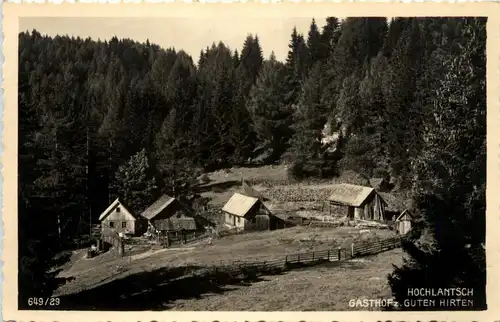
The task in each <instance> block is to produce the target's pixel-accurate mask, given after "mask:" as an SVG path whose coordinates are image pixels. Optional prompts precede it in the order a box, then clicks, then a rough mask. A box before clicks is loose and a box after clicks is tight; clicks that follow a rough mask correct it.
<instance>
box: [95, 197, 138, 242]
mask: <svg viewBox="0 0 500 322" xmlns="http://www.w3.org/2000/svg"><path fill="white" fill-rule="evenodd" d="M99 221H100V222H101V235H102V236H113V235H115V234H116V233H118V234H119V233H123V234H131V235H140V234H142V233H144V232H145V231H146V229H147V222H146V220H145V219H144V218H142V217H140V216H136V215H134V214H133V213H132V212H131V211H130V210H129V209H128V208H127V207H126V206H125V205H124V204H123V202H122V201H120V199H119V198H116V200H115V201H113V202H112V203H111V204H110V205H109V207H108V208H106V210H104V211H103V212H102V213H101V215H100V216H99Z"/></svg>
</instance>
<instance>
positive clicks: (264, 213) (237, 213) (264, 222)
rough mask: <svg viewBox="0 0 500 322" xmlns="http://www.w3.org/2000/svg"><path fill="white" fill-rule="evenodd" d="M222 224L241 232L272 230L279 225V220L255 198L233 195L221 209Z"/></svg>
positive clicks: (238, 194)
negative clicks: (222, 214) (222, 213)
mask: <svg viewBox="0 0 500 322" xmlns="http://www.w3.org/2000/svg"><path fill="white" fill-rule="evenodd" d="M222 211H223V212H224V214H225V216H224V224H225V225H226V226H227V227H230V228H237V229H241V230H243V231H250V230H274V229H277V228H278V227H280V226H282V225H280V219H279V218H278V217H276V216H273V215H272V214H271V212H270V211H269V210H268V209H267V207H266V206H265V205H264V204H263V203H262V202H261V201H260V200H259V199H258V198H255V197H250V196H245V195H243V194H240V193H234V194H233V195H232V197H231V198H230V199H229V201H228V202H227V203H226V204H225V205H224V207H223V208H222Z"/></svg>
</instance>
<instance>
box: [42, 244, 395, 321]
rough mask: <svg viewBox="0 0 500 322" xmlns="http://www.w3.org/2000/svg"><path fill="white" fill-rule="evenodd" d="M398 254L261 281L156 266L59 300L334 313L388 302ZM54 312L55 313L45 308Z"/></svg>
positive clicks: (100, 305) (266, 275) (87, 304)
mask: <svg viewBox="0 0 500 322" xmlns="http://www.w3.org/2000/svg"><path fill="white" fill-rule="evenodd" d="M401 258H402V252H401V250H392V251H389V252H385V253H381V254H378V255H376V256H372V257H365V258H362V259H357V260H352V261H349V262H333V263H329V264H324V265H322V266H315V267H314V266H313V267H309V268H307V269H305V268H302V269H300V268H299V269H296V270H291V271H281V272H280V271H277V272H262V275H261V276H255V275H253V276H252V274H250V275H242V276H238V277H231V276H229V275H227V274H224V273H220V272H219V273H217V272H214V273H210V274H209V275H206V276H186V275H185V271H186V270H187V269H195V270H196V269H200V268H201V269H203V267H202V266H179V267H161V268H156V269H152V270H145V271H137V272H135V273H133V274H128V275H126V276H122V277H120V278H117V279H114V280H112V281H109V282H108V283H105V284H102V285H99V286H97V287H95V288H93V289H89V290H84V291H82V292H79V293H77V294H71V295H63V296H61V297H60V301H61V306H59V307H58V308H57V309H65V310H100V311H106V310H131V311H132V310H137V311H143V310H155V311H158V310H179V311H182V310H187V311H202V310H203V311H235V310H238V311H240V310H241V311H327V310H328V311H335V310H367V308H353V307H350V306H349V301H351V300H358V299H384V298H385V299H387V298H390V297H391V292H390V290H389V287H388V285H387V274H388V273H390V272H391V271H392V264H399V263H401ZM48 309H54V308H48Z"/></svg>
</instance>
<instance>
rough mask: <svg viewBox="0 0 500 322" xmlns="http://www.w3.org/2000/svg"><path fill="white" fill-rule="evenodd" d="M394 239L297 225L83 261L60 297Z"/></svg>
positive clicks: (380, 234)
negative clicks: (165, 272)
mask: <svg viewBox="0 0 500 322" xmlns="http://www.w3.org/2000/svg"><path fill="white" fill-rule="evenodd" d="M389 236H392V233H391V232H390V231H383V230H381V231H376V230H373V231H372V233H370V234H362V235H361V234H360V233H359V229H356V228H350V227H338V228H308V227H294V228H288V229H283V230H277V231H266V232H254V233H248V234H242V235H234V236H228V237H225V238H222V239H218V240H213V241H212V245H209V244H208V241H206V240H205V241H201V242H200V243H199V244H197V245H194V246H190V247H185V248H179V249H173V248H172V249H159V250H149V251H147V252H145V253H142V254H137V255H134V256H126V257H123V258H114V257H113V255H112V253H106V254H103V255H100V256H98V257H96V258H94V259H80V262H79V263H78V265H79V266H78V267H75V266H74V267H72V268H70V269H69V270H66V271H64V272H63V275H64V276H66V277H73V278H74V279H73V280H72V281H70V282H69V283H67V284H66V285H64V286H62V287H61V288H60V289H59V290H58V293H59V294H69V293H74V292H79V291H81V290H84V289H88V288H92V287H94V286H96V285H100V284H103V283H108V282H110V281H112V280H114V279H117V278H121V277H123V276H126V275H130V274H135V273H138V272H144V271H151V270H155V269H158V268H161V267H182V266H189V265H195V266H210V265H219V264H230V263H233V262H234V261H245V262H253V261H265V260H271V259H280V258H282V257H284V256H285V255H286V254H295V253H298V252H306V251H311V250H324V249H328V248H335V247H338V246H342V247H346V248H348V247H350V244H351V243H352V242H356V241H360V240H367V239H373V238H385V237H389Z"/></svg>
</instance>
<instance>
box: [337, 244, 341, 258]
mask: <svg viewBox="0 0 500 322" xmlns="http://www.w3.org/2000/svg"><path fill="white" fill-rule="evenodd" d="M337 250H338V252H337V255H338V257H337V259H338V260H340V247H339V248H338V249H337Z"/></svg>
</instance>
